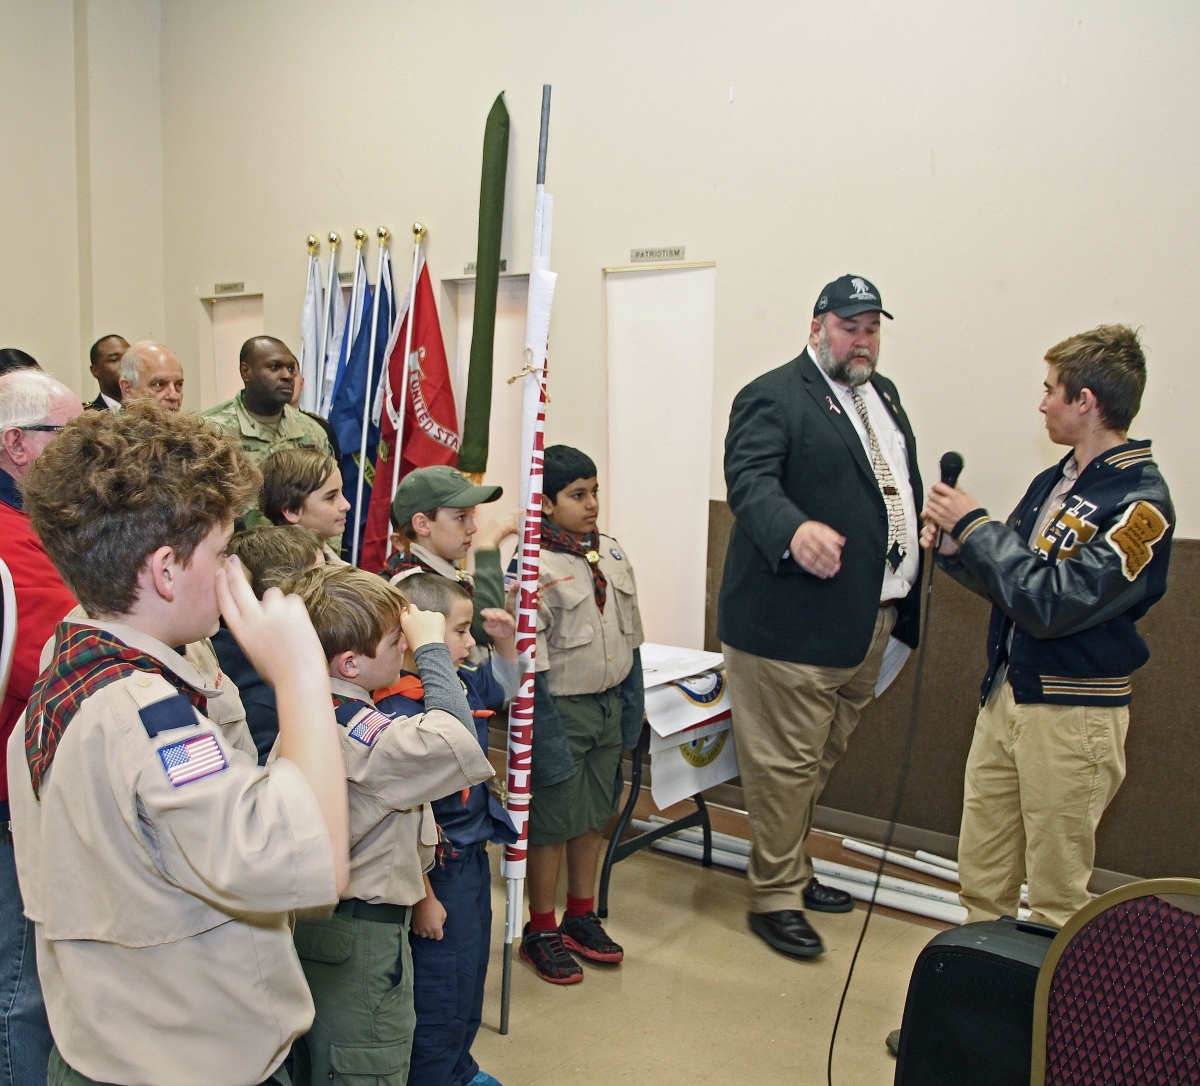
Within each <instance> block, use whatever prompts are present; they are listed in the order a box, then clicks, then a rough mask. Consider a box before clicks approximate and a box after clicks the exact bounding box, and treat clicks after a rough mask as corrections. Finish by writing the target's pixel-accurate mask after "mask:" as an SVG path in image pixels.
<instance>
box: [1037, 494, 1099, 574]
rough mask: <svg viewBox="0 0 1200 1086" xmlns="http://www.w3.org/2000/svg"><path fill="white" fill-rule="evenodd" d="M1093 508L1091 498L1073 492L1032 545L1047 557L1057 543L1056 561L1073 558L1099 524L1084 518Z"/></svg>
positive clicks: (1088, 541)
mask: <svg viewBox="0 0 1200 1086" xmlns="http://www.w3.org/2000/svg"><path fill="white" fill-rule="evenodd" d="M1096 508H1097V507H1096V506H1095V505H1094V504H1093V503H1092V502H1090V501H1088V500H1087V499H1086V498H1083V497H1081V496H1080V495H1078V494H1076V495H1075V496H1074V497H1073V498H1072V499H1071V504H1070V506H1063V507H1062V508H1061V509H1059V511H1058V512H1057V513H1055V514H1054V516H1053V517H1051V518H1050V523H1049V524H1047V525H1046V527H1045V530H1044V531H1043V532H1042V534H1041V535H1039V536H1038V537H1037V540H1036V542H1035V543H1034V544H1033V549H1034V550H1035V551H1037V552H1038V554H1040V555H1041V556H1042V557H1043V558H1049V557H1050V555H1051V554H1053V553H1054V547H1055V545H1056V544H1057V546H1058V553H1057V554H1056V555H1055V558H1057V560H1058V561H1060V562H1065V561H1066V560H1067V559H1068V558H1074V557H1075V555H1077V554H1078V553H1079V549H1080V548H1081V547H1082V546H1084V545H1085V544H1086V543H1090V542H1091V541H1092V538H1093V537H1094V536H1095V534H1096V532H1097V531H1099V525H1096V524H1093V523H1092V522H1091V521H1090V520H1088V519H1087V518H1088V517H1089V516H1090V515H1091V514H1092V513H1094V512H1095V511H1096Z"/></svg>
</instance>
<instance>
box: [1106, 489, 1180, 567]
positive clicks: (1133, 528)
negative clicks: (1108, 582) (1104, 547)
mask: <svg viewBox="0 0 1200 1086" xmlns="http://www.w3.org/2000/svg"><path fill="white" fill-rule="evenodd" d="M1169 527H1170V525H1169V524H1168V523H1167V518H1166V517H1164V516H1163V515H1162V513H1160V512H1159V511H1158V510H1157V509H1156V508H1155V507H1154V506H1153V505H1151V504H1150V503H1149V502H1134V503H1133V505H1131V506H1130V507H1129V508H1128V509H1126V510H1125V515H1124V516H1123V517H1122V518H1121V519H1120V521H1119V522H1118V523H1116V524H1114V525H1113V526H1112V527H1111V528H1109V530H1108V531H1107V533H1105V536H1104V538H1105V539H1107V540H1108V543H1109V546H1111V547H1112V549H1113V550H1114V551H1116V552H1117V554H1118V555H1119V556H1120V559H1121V572H1122V573H1124V574H1125V578H1126V579H1127V580H1130V581H1136V580H1137V575H1138V574H1139V573H1141V572H1142V570H1143V569H1145V568H1146V566H1147V565H1148V564H1149V562H1150V559H1151V558H1153V557H1154V544H1155V543H1157V542H1158V541H1159V540H1160V539H1162V537H1163V536H1164V535H1166V534H1167V529H1168V528H1169Z"/></svg>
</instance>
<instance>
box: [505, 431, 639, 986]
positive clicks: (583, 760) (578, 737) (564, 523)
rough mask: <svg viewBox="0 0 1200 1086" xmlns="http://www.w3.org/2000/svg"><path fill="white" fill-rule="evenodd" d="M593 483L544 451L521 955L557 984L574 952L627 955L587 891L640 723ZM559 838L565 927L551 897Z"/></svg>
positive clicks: (580, 465) (635, 674) (607, 959)
mask: <svg viewBox="0 0 1200 1086" xmlns="http://www.w3.org/2000/svg"><path fill="white" fill-rule="evenodd" d="M598 489H599V488H598V486H597V484H596V465H595V464H594V463H592V460H591V459H590V458H589V457H588V456H587V455H586V454H584V453H582V452H580V451H579V450H578V449H573V448H571V447H570V446H567V445H552V446H550V448H548V449H547V450H546V453H545V475H544V490H545V497H543V498H542V541H541V542H542V546H541V574H540V577H539V598H538V639H537V678H536V683H535V702H534V726H533V798H532V800H531V802H530V808H529V865H528V883H529V924H528V925H527V926H526V928H525V935H524V938H523V939H522V941H521V957H522V958H523V959H524V960H525V961H527V962H529V964H530V965H532V966H533V968H534V969H535V970H536V971H537V974H538V976H540V977H541V978H542V979H543V980H546V981H549V982H550V983H552V984H576V983H578V982H579V981H581V980H583V970H582V969H580V967H579V965H578V963H577V962H576V961H575V960H574V958H572V956H571V954H572V953H574V954H577V955H579V957H581V958H585V959H586V960H588V961H591V962H603V963H608V964H615V963H617V962H619V961H620V960H621V959H622V957H624V951H623V950H622V949H621V947H620V946H618V945H617V944H616V943H615V942H613V940H612V939H610V938H609V937H608V934H607V933H606V932H605V930H604V928H603V927H602V926H601V924H600V920H599V918H598V917H597V916H596V913H595V910H594V903H595V897H594V894H595V884H596V868H597V865H598V863H599V859H600V846H601V844H602V843H603V838H602V837H601V831H602V830H603V829H604V826H605V824H606V823H607V822H608V820H609V819H610V818H611V817H612V816H613V815H615V814H616V813H617V808H618V806H619V805H620V801H621V792H622V788H623V787H624V780H623V777H622V773H621V750H622V749H625V750H631V749H632V748H633V747H634V746H636V745H637V740H638V735H639V734H640V732H641V728H642V715H643V700H644V699H643V689H642V662H641V654H640V652H639V649H638V647H639V646H640V645H641V643H642V641H643V637H642V620H641V615H640V613H639V611H638V602H637V585H636V583H635V581H634V577H633V566H632V565H631V564H630V562H629V558H628V557H627V556H626V555H625V553H624V552H623V551H622V549H621V547H620V546H619V545H618V544H617V541H616V540H615V539H612V538H610V537H609V536H606V535H601V534H600V533H599V532H597V531H596V516H597V513H598V511H599V502H598V501H597V499H596V494H597V491H598ZM564 846H565V847H566V852H567V911H566V915H565V916H564V917H563V920H562V923H561V925H560V924H558V923H557V922H556V920H555V914H554V904H555V895H556V891H557V889H558V870H559V865H560V863H561V860H562V853H563V848H564ZM568 952H570V953H568Z"/></svg>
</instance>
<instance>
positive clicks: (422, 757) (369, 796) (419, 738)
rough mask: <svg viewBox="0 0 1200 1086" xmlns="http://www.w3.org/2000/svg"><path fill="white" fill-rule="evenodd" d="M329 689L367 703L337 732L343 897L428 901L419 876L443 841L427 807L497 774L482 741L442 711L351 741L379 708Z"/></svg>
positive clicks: (355, 692)
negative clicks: (346, 826)
mask: <svg viewBox="0 0 1200 1086" xmlns="http://www.w3.org/2000/svg"><path fill="white" fill-rule="evenodd" d="M330 685H331V686H332V687H333V692H334V693H335V694H340V695H342V696H343V697H346V698H353V699H354V700H355V701H361V702H362V703H363V704H362V711H361V712H360V713H359V714H358V716H356V717H355V718H354V719H353V720H352V721H351V722H350V723H349V724H348V725H346V726H342V727H339V729H338V731H339V732H340V734H341V738H342V756H343V757H344V758H345V760H346V778H347V790H348V794H349V799H350V884H349V885H348V886H347V887H346V889H345V891H344V892H343V893H342V897H344V898H360V899H361V900H363V901H369V902H370V903H371V904H373V905H378V904H383V903H386V904H390V905H415V904H416V903H417V902H418V901H420V900H421V898H423V897H424V896H425V882H424V880H423V879H422V878H421V875H422V874H423V873H424V872H425V871H427V870H428V869H429V865H430V864H432V863H433V855H434V850H435V848H436V847H437V842H438V831H437V823H436V822H435V821H434V817H433V808H432V807H430V806H429V804H430V801H432V800H435V799H441V798H442V797H443V796H449V795H453V794H454V793H455V792H460V791H462V789H464V788H470V787H471V786H472V785H475V784H479V783H480V782H481V781H486V780H488V779H489V778H491V777H493V776H494V775H495V771H494V770H493V769H492V766H491V763H490V762H489V761H488V760H487V757H486V755H484V753H483V751H482V749H481V748H480V746H479V740H478V738H476V737H475V736H474V735H472V734H471V733H470V732H469V731H467V729H466V728H464V727H463V726H462V724H461V723H460V722H459V721H458V720H456V719H455V718H454V717H452V716H451V715H450V714H449V713H444V712H441V711H440V710H437V709H435V710H432V711H431V712H428V713H424V714H422V715H421V716H410V717H393V718H392V722H391V723H390V724H388V725H387V726H386V727H385V728H384V729H383V730H382V731H380V732H378V733H376V734H375V735H374V736H373V737H372V739H371V742H370V745H368V744H367V743H365V742H363V741H361V740H359V739H357V738H353V737H352V734H351V733H352V732H353V731H354V729H355V726H356V725H357V724H358V722H359V721H360V720H361V719H362V718H363V717H365V716H367V715H368V714H369V713H370V712H371V711H375V712H376V713H377V714H378V710H376V709H375V703H374V702H373V701H372V700H371V698H370V695H368V694H367V693H366V691H364V690H363V689H362V687H360V686H355V685H354V684H353V683H348V682H346V681H345V680H343V679H331V680H330ZM378 715H382V714H378ZM272 756H274V753H272Z"/></svg>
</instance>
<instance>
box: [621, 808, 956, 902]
mask: <svg viewBox="0 0 1200 1086" xmlns="http://www.w3.org/2000/svg"><path fill="white" fill-rule="evenodd" d="M631 824H632V825H633V826H634V827H635V828H637V829H640V830H643V831H645V830H650V829H654V828H655V827H656V824H655V823H651V822H643V821H641V820H640V819H634V820H633V822H632V823H631ZM658 825H661V823H658ZM684 832H687V831H684ZM713 836H714V838H715V837H716V836H717V835H716V834H714V835H713ZM721 836H726V835H724V834H722V835H721ZM735 840H736V839H735ZM651 847H653V848H656V849H659V850H660V851H662V852H670V853H673V854H675V855H677V856H686V857H688V858H689V859H693V860H699V859H703V856H704V846H703V845H702V844H701V843H700V842H698V841H687V840H679V839H677V838H675V837H673V836H668V837H663V838H661V839H660V840H658V841H655V842H654V844H653V845H652V846H651ZM712 859H713V863H716V864H720V865H721V866H722V867H729V868H732V869H733V870H735V871H745V870H746V868H747V866H748V864H749V857H748V856H745V855H742V854H740V853H734V852H728V851H726V850H725V849H722V848H717V847H716V845H715V842H714V847H713V850H712ZM817 862H820V863H821V864H822V865H824V864H825V863H826V862H827V861H817ZM815 863H816V862H814V866H815ZM835 866H837V867H844V866H845V865H842V864H838V865H835ZM849 870H852V871H854V872H855V873H856V874H858V873H859V872H858V869H857V868H850V869H849ZM865 874H866V875H867V876H868V879H869V880H870V881H869V882H857V881H851V880H850V879H849V878H844V877H841V876H838V875H834V874H832V873H829V874H822V876H821V882H822V884H823V885H825V886H831V887H833V888H834V889H835V890H844V891H845V892H846V893H848V894H849V895H850V896H851V897H853V898H855V899H856V900H858V901H870V900H871V896H872V889H873V885H874V877H873V876H871V874H870V872H866V873H865ZM885 877H886V876H885ZM894 881H895V882H897V883H904V882H905V881H906V880H904V879H895V880H894ZM908 885H909V886H913V887H918V884H916V883H908ZM919 889H920V890H927V889H935V888H931V887H919ZM875 904H876V905H883V906H885V907H887V908H889V909H898V910H901V911H903V912H907V913H912V914H914V915H915V916H925V917H929V918H931V919H933V920H941V921H942V922H944V923H947V924H961V923H962V922H963V921H964V920H965V919H966V917H967V910H966V909H964V908H963V907H962V906H961V905H956V904H951V903H948V902H945V901H939V900H931V899H930V898H928V897H924V896H919V894H918V893H913V892H908V891H904V890H899V889H885V888H884V887H883V886H880V888H879V890H878V891H877V892H876V893H875Z"/></svg>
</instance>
